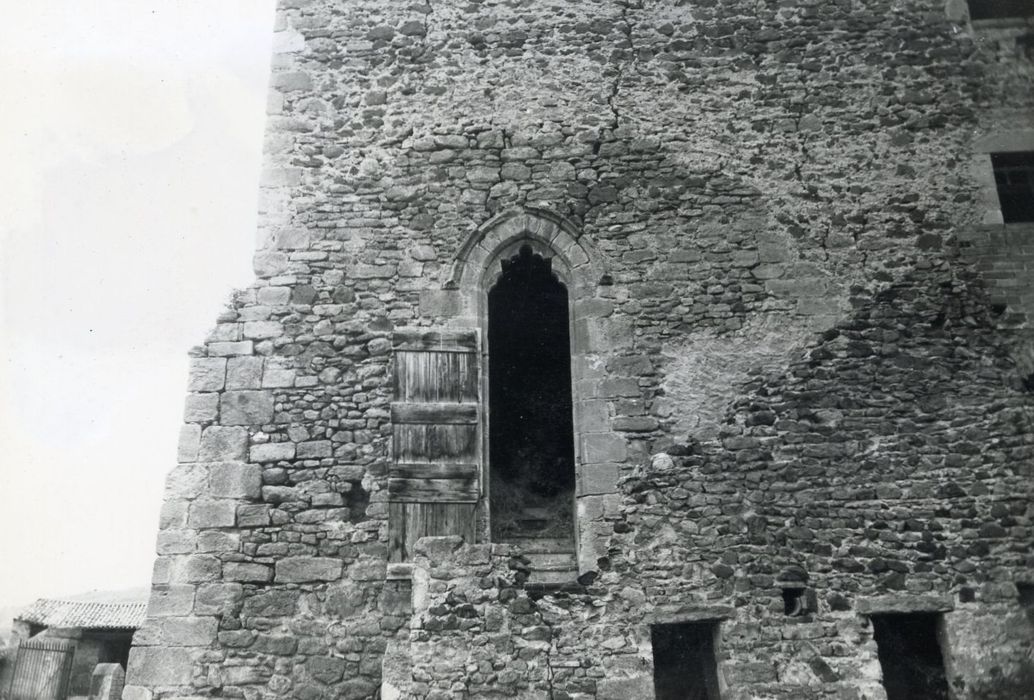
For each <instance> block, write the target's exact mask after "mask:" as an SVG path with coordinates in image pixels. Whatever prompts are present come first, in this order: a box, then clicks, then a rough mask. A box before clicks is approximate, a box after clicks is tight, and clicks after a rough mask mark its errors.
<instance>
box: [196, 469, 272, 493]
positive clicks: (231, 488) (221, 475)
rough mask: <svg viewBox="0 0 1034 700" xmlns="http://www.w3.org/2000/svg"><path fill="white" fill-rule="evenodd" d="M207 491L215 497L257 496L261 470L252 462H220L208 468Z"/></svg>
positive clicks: (259, 490)
mask: <svg viewBox="0 0 1034 700" xmlns="http://www.w3.org/2000/svg"><path fill="white" fill-rule="evenodd" d="M208 493H209V494H210V495H211V496H214V497H216V498H258V497H259V496H261V495H262V471H261V469H259V467H257V466H255V465H252V464H241V463H239V462H221V463H218V464H212V465H210V466H209V469H208Z"/></svg>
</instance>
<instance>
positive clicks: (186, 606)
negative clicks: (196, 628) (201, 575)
mask: <svg viewBox="0 0 1034 700" xmlns="http://www.w3.org/2000/svg"><path fill="white" fill-rule="evenodd" d="M193 609H194V586H190V585H185V584H174V585H171V586H154V587H153V588H152V589H151V597H150V599H149V600H148V603H147V616H148V617H169V616H173V615H180V616H183V615H189V614H190V611H191V610H193Z"/></svg>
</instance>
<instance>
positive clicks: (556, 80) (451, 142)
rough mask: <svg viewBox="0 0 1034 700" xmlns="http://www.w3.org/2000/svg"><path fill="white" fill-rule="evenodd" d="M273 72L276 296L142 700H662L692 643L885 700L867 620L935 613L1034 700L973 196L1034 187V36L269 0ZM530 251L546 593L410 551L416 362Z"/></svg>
mask: <svg viewBox="0 0 1034 700" xmlns="http://www.w3.org/2000/svg"><path fill="white" fill-rule="evenodd" d="M275 31H276V34H275V36H276V39H275V43H274V46H275V55H274V57H273V74H272V82H271V90H270V100H269V107H268V111H269V117H268V128H267V138H266V145H265V153H266V155H265V170H264V173H263V177H262V190H261V192H262V198H261V199H262V204H261V220H262V224H261V230H260V243H259V249H258V252H257V253H256V255H255V272H256V279H255V282H254V283H253V284H252V286H250V287H249V288H247V289H245V290H242V291H241V292H239V293H238V294H237V295H236V296H235V297H234V299H233V300H232V303H231V304H230V305H229V307H228V308H227V310H226V312H225V313H223V314H222V315H221V316H220V317H219V318H218V320H217V323H216V325H215V328H214V330H213V331H212V333H211V335H210V336H209V337H208V339H207V340H206V341H205V343H204V344H203V345H202V346H200V347H198V348H195V349H194V350H193V351H192V353H191V374H190V380H189V386H188V391H189V393H188V395H187V400H186V407H185V411H184V426H183V429H182V439H181V442H180V447H179V455H178V458H179V459H178V462H179V463H178V466H176V467H175V468H174V469H173V470H172V472H171V473H170V474H169V478H168V488H167V493H166V500H165V503H164V506H163V508H162V512H161V523H160V532H159V534H158V541H157V554H158V557H157V560H156V563H155V567H154V579H153V591H152V595H151V601H150V608H149V614H148V621H147V623H146V625H145V626H144V628H142V629H141V630H140V631H139V632H138V633H137V635H136V637H135V641H134V648H133V651H132V654H131V658H130V664H129V669H128V677H127V687H126V690H125V693H124V696H123V697H124V698H126V700H152V699H153V700H166V699H171V698H180V699H183V698H215V697H225V698H246V699H247V700H272V699H273V698H297V699H298V700H331V699H335V698H342V699H343V700H359V699H361V698H374V697H381V698H384V699H385V700H387V699H388V698H420V699H424V698H426V699H428V700H444V699H445V698H483V697H500V698H502V697H507V698H510V697H518V698H550V697H552V698H571V699H581V700H587V699H590V698H595V699H596V700H606V699H610V700H616V699H619V698H649V697H653V680H652V679H653V669H652V666H653V656H652V652H651V642H650V639H651V637H650V625H654V624H663V623H672V622H680V621H703V620H706V621H714V622H716V623H717V625H718V630H719V632H718V642H717V649H716V652H717V661H718V672H719V681H720V685H721V693H722V697H723V698H726V700H728V699H737V698H773V699H774V698H805V699H807V698H816V699H817V698H842V699H845V700H846V699H854V698H858V699H861V698H871V699H873V700H876V699H882V698H885V697H886V695H885V693H884V689H883V686H882V685H881V670H880V664H879V661H878V659H877V647H876V643H875V641H874V639H873V625H872V623H871V622H870V620H869V617H868V616H869V615H872V614H875V613H893V612H916V611H919V612H929V613H937V614H940V615H941V616H942V618H941V619H942V640H941V644H942V651H943V653H944V658H945V664H946V672H947V676H948V681H949V685H950V688H951V692H952V693H953V698H955V699H956V700H969V699H976V698H1023V697H1034V690H1032V688H1034V626H1032V625H1034V612H1032V608H1031V607H1030V606H1031V600H1030V599H1031V595H1029V593H1030V591H1031V590H1032V589H1031V586H1034V551H1032V547H1034V529H1032V528H1034V526H1032V518H1034V330H1032V329H1034V224H1009V225H1003V224H1002V223H1000V222H1001V215H1000V212H998V207H997V202H996V198H995V191H994V181H993V177H992V175H991V163H990V157H989V155H988V154H989V153H992V152H997V151H1001V150H1034V89H1032V88H1034V65H1032V54H1031V46H1032V45H1034V42H1032V39H1031V37H1032V36H1034V24H1032V23H1031V22H1030V21H1029V20H1016V21H985V22H970V21H969V20H968V15H967V10H966V6H965V3H964V2H960V1H959V0H951V1H950V2H947V3H945V2H944V0H893V1H892V0H749V1H748V0H582V1H578V2H575V1H573V0H427V2H404V1H402V2H400V1H398V0H347V1H346V0H281V1H280V7H279V8H278V12H277V19H276V27H275ZM521 243H528V244H529V245H532V246H533V247H534V249H535V251H536V252H540V253H541V254H544V255H545V256H546V257H551V258H552V259H553V266H554V268H555V269H556V270H557V271H558V275H559V276H560V277H561V280H562V281H564V283H565V284H566V285H567V287H568V290H569V293H570V304H571V318H572V330H573V332H572V338H571V344H572V363H573V365H572V368H573V369H572V372H573V396H574V401H575V434H576V443H577V444H576V454H577V466H576V472H577V484H578V486H577V493H576V498H577V509H576V518H577V542H578V545H577V562H578V572H577V574H578V577H577V581H570V582H569V584H568V585H566V586H563V587H559V588H558V587H549V586H538V587H536V586H534V585H532V583H533V580H534V579H533V577H532V579H529V569H530V567H529V564H528V562H529V559H528V558H526V557H525V555H524V553H522V551H521V550H520V548H519V547H518V546H515V545H504V544H498V543H497V544H492V543H491V540H490V536H489V533H488V531H487V525H485V522H486V520H485V518H484V515H483V509H484V507H485V504H484V499H482V502H481V503H480V504H479V506H478V508H479V513H481V515H479V521H478V522H479V525H478V528H477V535H476V536H475V537H474V538H473V539H474V540H475V541H473V542H471V541H465V540H464V539H463V538H460V537H458V536H457V533H452V532H446V531H442V532H435V533H424V534H434V535H440V536H436V537H427V538H423V539H420V540H418V541H415V542H411V543H410V545H411V546H412V551H411V552H410V556H408V557H407V559H408V560H407V561H402V562H399V561H396V560H395V558H393V556H392V555H391V552H390V542H389V536H390V534H391V533H390V527H389V520H390V518H389V512H390V511H391V508H390V507H389V501H390V500H391V499H390V494H389V483H388V482H389V471H390V465H391V464H392V459H393V457H392V450H393V448H392V439H393V430H394V427H393V418H392V415H393V413H392V406H391V404H392V402H393V401H395V400H397V398H396V396H395V391H394V388H393V380H392V377H393V372H394V371H395V370H394V368H395V351H394V350H393V347H394V346H393V337H394V334H395V333H396V332H397V331H398V330H399V329H402V328H409V329H412V328H417V329H424V330H426V331H441V330H443V329H463V328H474V329H479V330H480V331H481V337H482V338H483V337H484V333H483V330H484V323H485V319H484V310H483V307H484V301H483V296H484V293H485V292H486V289H485V288H484V284H485V282H484V280H485V279H487V278H488V277H489V276H490V275H491V274H493V268H498V266H499V262H498V261H499V256H500V255H505V254H507V251H509V250H511V249H512V247H513V246H514V245H517V244H521ZM482 413H483V412H482ZM479 415H481V414H479ZM485 454H487V452H486V453H485ZM481 468H482V469H484V468H486V467H485V465H483V464H482V465H481ZM484 480H485V479H484V474H482V476H481V478H480V483H481V484H482V488H483V484H484ZM467 539H470V538H469V537H468V538H467ZM786 585H792V586H797V587H800V586H805V587H806V588H807V590H808V591H810V594H809V595H810V597H811V598H812V599H813V601H814V605H813V607H812V608H811V609H809V611H808V612H807V613H806V614H803V615H796V616H787V615H786V614H785V611H784V602H783V598H782V588H784V587H786ZM1023 591H1027V594H1024V595H1021V593H1022V592H1023ZM1024 601H1025V602H1024ZM1025 606H1026V607H1025Z"/></svg>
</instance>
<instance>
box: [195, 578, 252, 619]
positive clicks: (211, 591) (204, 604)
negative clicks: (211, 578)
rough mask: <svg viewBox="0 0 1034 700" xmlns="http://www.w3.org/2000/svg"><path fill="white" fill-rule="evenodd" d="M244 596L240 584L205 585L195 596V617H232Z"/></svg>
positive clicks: (242, 587)
mask: <svg viewBox="0 0 1034 700" xmlns="http://www.w3.org/2000/svg"><path fill="white" fill-rule="evenodd" d="M243 596H244V586H243V585H241V584H240V583H205V584H202V585H200V586H198V587H197V593H196V594H195V595H194V614H195V615H230V614H232V612H233V610H234V609H235V608H236V607H237V605H238V603H240V601H241V598H242V597H243Z"/></svg>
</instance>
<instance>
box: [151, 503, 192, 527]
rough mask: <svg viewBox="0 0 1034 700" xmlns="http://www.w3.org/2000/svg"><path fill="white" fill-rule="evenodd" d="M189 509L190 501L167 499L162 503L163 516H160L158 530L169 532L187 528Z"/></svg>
mask: <svg viewBox="0 0 1034 700" xmlns="http://www.w3.org/2000/svg"><path fill="white" fill-rule="evenodd" d="M189 508H190V501H184V500H181V499H178V498H174V499H167V500H166V501H165V502H164V503H162V510H161V514H160V515H159V516H158V528H159V529H161V530H169V529H177V528H183V527H186V526H187V510H188V509H189Z"/></svg>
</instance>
